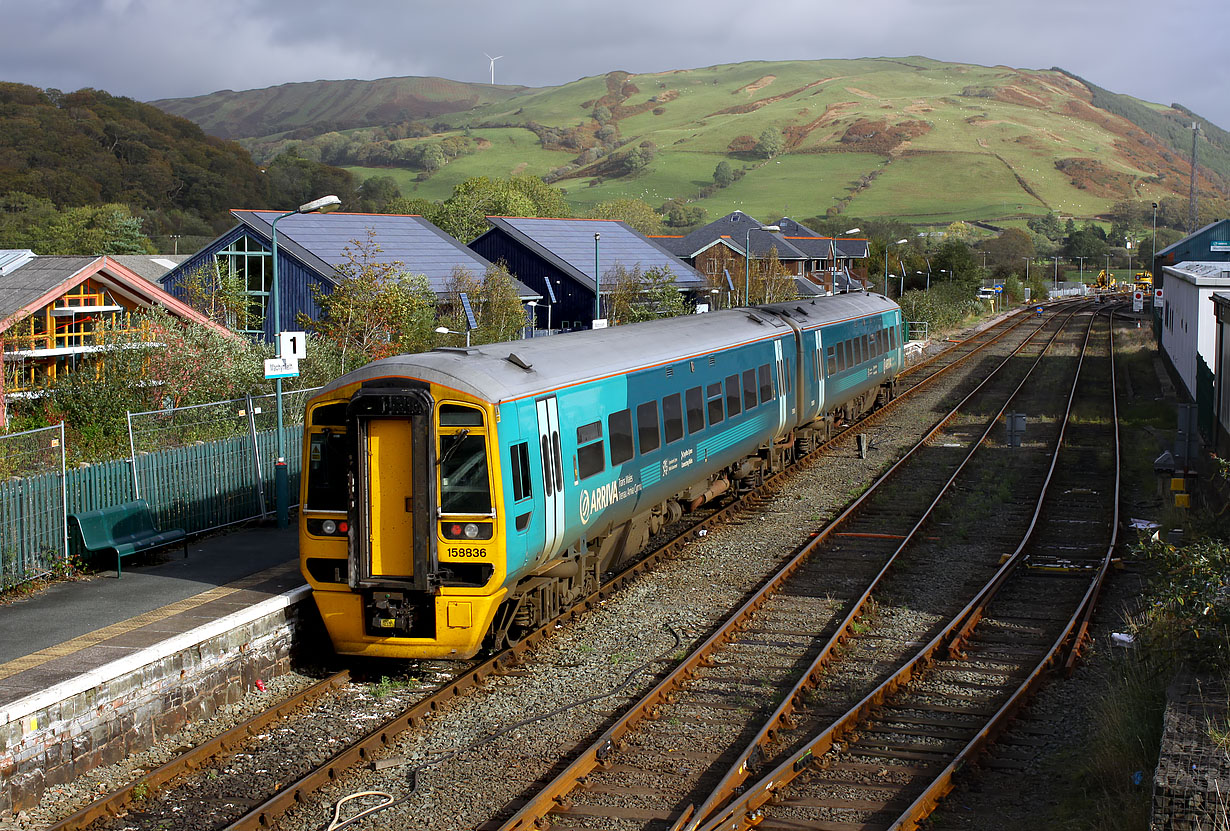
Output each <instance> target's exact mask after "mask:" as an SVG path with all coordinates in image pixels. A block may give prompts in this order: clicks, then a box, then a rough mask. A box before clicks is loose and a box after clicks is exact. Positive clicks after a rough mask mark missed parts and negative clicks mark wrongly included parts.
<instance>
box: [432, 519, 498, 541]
mask: <svg viewBox="0 0 1230 831" xmlns="http://www.w3.org/2000/svg"><path fill="white" fill-rule="evenodd" d="M494 531H495V526H494V524H493V523H490V522H441V523H440V536H441V537H443V538H444V539H446V540H489V539H491V537H492V535H493V533H494Z"/></svg>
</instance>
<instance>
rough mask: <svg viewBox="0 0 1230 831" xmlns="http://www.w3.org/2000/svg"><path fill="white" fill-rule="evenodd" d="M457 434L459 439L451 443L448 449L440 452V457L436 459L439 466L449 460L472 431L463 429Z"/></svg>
mask: <svg viewBox="0 0 1230 831" xmlns="http://www.w3.org/2000/svg"><path fill="white" fill-rule="evenodd" d="M456 435H457V441H455V442H453V443H452V444H450V445H449V446H448V449H447V450H445V451H444V452H443V453H441V454H440V458H438V459H436V467H439V466H440V465H442V464H444V463H445V462H447V461H448V458H449V457H450V456H452V455H453V454H454V453H455V452H457V448H458V447H461V443H462V442H463V441H465V439H466V436H468V435H470V431H469V430H462V431H461V432H460V433H457V434H456Z"/></svg>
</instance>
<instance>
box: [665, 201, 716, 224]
mask: <svg viewBox="0 0 1230 831" xmlns="http://www.w3.org/2000/svg"><path fill="white" fill-rule="evenodd" d="M661 212H662V213H663V214H665V215H666V225H667V226H668V227H670V228H691V227H692V226H695V225H700V224H701V223H702V222H704V221H705V219H706V218H707V217H708V216H709V212H708V211H706V210H705V209H704V208H702V207H701V206H700V205H692V204H690V203H688V202H686V201H685V200H683V199H680V198H679V197H675V198H674V199H670V200H668V201H667V202H665V203H663V205H662V211H661Z"/></svg>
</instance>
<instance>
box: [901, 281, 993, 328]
mask: <svg viewBox="0 0 1230 831" xmlns="http://www.w3.org/2000/svg"><path fill="white" fill-rule="evenodd" d="M900 305H901V313H902V315H903V316H904V317H905V319H906V320H907V321H909V322H911V323H914V322H923V323H926V324H927V325H928V328H929V329H930V330H931V333H932V334H935V333H936V332H941V331H944V330H946V329H952V328H954V327H956V326H959V325H961V323H962V322H963V321H964V320H965V319H966V318H968V317H969V316H970V315H973V314H976V313H978V312H979V311H981V310H982V304H981V303H979V301H978V299H977V298H976V297H974V296H973V295H971V294H970V293H969V290H968V288H966V287H965V286H962V285H961V284H959V283H936V284H933V285H932V286H931V290H930V291H920V290H918V289H911V290H910V291H907V292H906V293H905V294H903V295H902V296H901V300H900Z"/></svg>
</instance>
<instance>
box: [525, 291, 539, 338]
mask: <svg viewBox="0 0 1230 831" xmlns="http://www.w3.org/2000/svg"><path fill="white" fill-rule="evenodd" d="M525 305H527V306H529V307H530V337H531V338H532V337H534V329H536V328H537V327H538V301H537V300H531V301H529V302H528V303H526V304H525Z"/></svg>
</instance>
